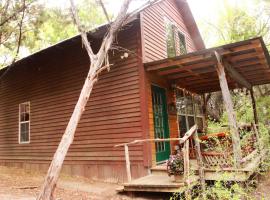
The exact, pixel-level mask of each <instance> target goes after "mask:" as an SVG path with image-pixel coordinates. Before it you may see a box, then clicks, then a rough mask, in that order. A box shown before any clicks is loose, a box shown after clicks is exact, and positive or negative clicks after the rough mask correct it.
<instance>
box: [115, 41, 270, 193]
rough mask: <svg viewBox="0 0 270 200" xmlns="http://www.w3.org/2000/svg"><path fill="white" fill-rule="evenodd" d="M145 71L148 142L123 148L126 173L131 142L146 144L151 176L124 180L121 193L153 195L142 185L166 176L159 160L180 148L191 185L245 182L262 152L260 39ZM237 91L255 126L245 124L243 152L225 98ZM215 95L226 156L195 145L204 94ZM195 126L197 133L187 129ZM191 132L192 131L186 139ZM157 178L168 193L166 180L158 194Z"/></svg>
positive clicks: (266, 76) (264, 60) (269, 71)
mask: <svg viewBox="0 0 270 200" xmlns="http://www.w3.org/2000/svg"><path fill="white" fill-rule="evenodd" d="M145 70H146V77H147V81H148V90H150V92H148V93H150V94H151V95H149V96H148V105H149V124H150V128H149V129H150V138H149V139H146V140H143V141H133V142H131V143H127V144H123V146H125V152H126V161H127V172H128V171H130V169H129V167H128V166H129V165H130V160H129V155H128V146H129V145H135V144H136V143H149V144H151V145H150V146H151V147H150V148H148V149H149V151H151V155H152V157H151V162H152V165H151V166H152V167H151V174H150V175H149V176H148V177H143V178H141V179H138V180H132V178H131V177H129V176H128V177H129V178H128V183H126V184H125V189H126V190H127V191H129V190H130V191H154V190H153V189H151V187H150V189H149V190H146V188H147V187H148V186H147V184H145V183H146V182H148V183H149V182H151V180H154V179H153V178H157V177H156V176H155V177H153V175H154V174H156V173H158V174H159V175H161V174H162V175H163V176H165V175H167V174H166V166H165V165H164V164H163V163H164V161H166V160H167V159H168V155H170V154H174V153H176V152H177V151H180V150H182V151H183V150H184V152H183V154H187V152H188V156H186V157H185V159H186V161H185V166H186V168H185V170H186V171H185V173H189V172H190V171H192V170H193V171H194V174H193V175H194V176H195V179H194V181H192V182H194V185H195V184H201V185H203V184H204V181H205V180H224V181H227V180H228V181H246V180H248V179H249V178H250V176H251V175H252V174H253V173H254V172H255V171H256V169H257V168H258V167H259V164H260V161H261V160H262V159H263V157H264V155H265V154H266V150H265V149H264V148H263V144H262V143H261V140H260V135H259V131H258V116H257V110H256V100H255V98H254V91H253V86H257V85H263V84H268V83H270V67H269V54H268V51H267V50H266V47H265V44H264V42H263V40H262V38H254V39H250V40H246V41H241V42H237V43H233V44H228V45H223V46H220V47H216V48H211V49H206V50H202V51H197V52H193V53H188V54H186V55H182V56H177V57H173V58H167V59H163V60H158V61H154V62H150V63H146V64H145ZM165 86H166V87H165ZM162 88H163V89H162ZM237 88H246V89H247V90H249V91H250V92H249V93H250V98H251V101H252V106H253V113H254V122H253V123H252V124H250V125H249V132H251V134H250V135H252V136H251V137H252V138H253V140H252V143H253V144H252V147H251V150H250V151H249V152H248V153H247V152H244V150H243V147H241V136H240V132H241V126H240V125H239V124H238V123H237V120H236V115H235V111H234V109H233V102H232V99H231V95H230V90H233V89H237ZM216 91H221V93H222V96H223V101H224V105H225V108H226V111H227V114H228V129H229V132H228V137H227V136H226V137H227V139H226V140H227V141H229V143H228V144H229V145H228V149H231V153H229V154H226V155H225V154H224V153H218V154H217V153H214V152H204V147H203V145H202V143H201V144H200V142H201V141H202V140H203V137H204V136H203V135H206V134H207V133H206V128H207V126H206V123H205V121H206V118H207V116H206V110H205V109H206V105H205V100H204V95H205V94H206V93H211V92H216ZM164 102H166V103H164ZM183 105H184V106H183ZM189 107H190V109H191V110H192V111H190V110H189ZM193 125H194V126H193ZM194 127H196V130H193V131H192V128H194ZM245 128H246V127H245ZM151 130H152V134H151ZM190 131H192V134H191V135H189V132H190ZM193 134H195V135H197V134H199V136H202V137H200V140H196V138H194V135H193ZM186 137H188V140H187V141H189V143H188V150H187V149H186V146H185V145H186V143H184V145H181V141H182V140H183V138H186ZM222 137H223V136H222ZM206 138H208V136H207V137H206ZM168 141H169V142H168ZM198 141H200V142H198ZM196 143H197V145H196ZM120 146H121V145H120ZM201 149H202V150H201ZM229 158H231V160H230V159H229ZM228 160H230V161H228ZM187 163H188V164H187ZM224 173H226V176H224ZM151 176H152V177H151ZM185 177H187V175H185ZM159 178H160V177H159ZM162 180H163V179H161V178H160V183H158V179H157V180H154V181H153V182H154V183H155V184H158V185H159V187H158V188H159V191H168V192H170V191H171V190H170V189H168V188H170V187H169V185H171V187H173V186H172V185H173V184H175V183H174V181H173V180H171V179H169V178H167V179H166V183H164V184H163V186H164V187H163V189H162V190H161V188H162V187H161V185H162ZM187 180H189V178H185V179H183V183H182V185H184V186H186V185H187V184H190V182H189V181H187ZM192 180H193V179H192ZM168 182H170V183H171V184H168ZM179 187H180V186H179ZM135 188H136V189H135ZM173 188H174V189H175V187H173ZM181 188H183V187H182V186H181Z"/></svg>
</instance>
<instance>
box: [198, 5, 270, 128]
mask: <svg viewBox="0 0 270 200" xmlns="http://www.w3.org/2000/svg"><path fill="white" fill-rule="evenodd" d="M251 1H253V5H254V6H253V9H252V10H250V8H247V7H246V6H245V5H242V4H241V7H239V6H235V5H232V4H229V3H228V1H223V4H224V6H223V10H222V11H221V12H220V13H219V15H218V16H217V21H216V23H201V24H202V30H203V31H202V35H203V38H204V39H205V41H207V46H219V45H223V44H228V43H233V42H237V41H242V40H246V39H250V38H254V37H258V36H262V37H263V38H264V41H265V43H266V45H267V46H268V48H270V46H269V44H270V4H269V1H265V2H262V1H259V0H257V1H256V0H251ZM255 93H256V96H257V98H258V99H259V101H258V107H259V110H260V109H263V110H266V108H269V106H268V105H267V102H269V105H270V100H268V98H269V97H268V96H267V95H265V94H269V93H270V87H269V86H260V87H256V88H255ZM232 94H233V100H234V102H235V105H234V106H235V110H236V111H237V113H236V114H237V118H238V120H239V121H242V122H250V121H251V120H253V113H252V106H251V102H250V101H248V100H247V99H249V98H250V96H249V95H248V96H247V95H246V92H241V91H240V90H237V92H234V93H232ZM207 100H208V107H207V108H208V114H209V115H210V118H212V119H214V120H215V121H222V119H223V118H224V117H223V106H220V105H222V102H223V101H222V96H221V93H220V92H217V93H213V94H209V95H208V96H207ZM216 105H218V106H216ZM259 113H260V119H261V120H262V121H263V122H264V123H266V121H267V120H266V116H267V114H266V115H265V114H263V112H259ZM264 113H265V112H264Z"/></svg>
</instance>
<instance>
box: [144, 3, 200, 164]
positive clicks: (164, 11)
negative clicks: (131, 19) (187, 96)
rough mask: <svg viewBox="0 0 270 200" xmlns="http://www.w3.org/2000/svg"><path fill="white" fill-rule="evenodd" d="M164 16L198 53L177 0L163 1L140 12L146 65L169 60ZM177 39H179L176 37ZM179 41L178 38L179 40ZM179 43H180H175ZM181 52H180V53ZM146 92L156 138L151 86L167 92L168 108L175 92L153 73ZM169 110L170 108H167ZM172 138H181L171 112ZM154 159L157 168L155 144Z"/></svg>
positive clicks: (148, 80) (152, 135)
mask: <svg viewBox="0 0 270 200" xmlns="http://www.w3.org/2000/svg"><path fill="white" fill-rule="evenodd" d="M165 17H166V18H167V19H168V20H170V21H171V22H172V23H174V24H175V25H176V27H177V29H178V30H179V31H181V32H182V33H183V34H184V35H185V38H186V45H187V51H188V52H192V51H195V50H196V47H195V45H194V42H193V40H192V37H191V35H190V33H189V32H188V29H187V27H186V25H185V21H184V19H183V16H182V14H181V11H180V10H179V8H178V4H177V3H176V1H175V0H167V1H165V0H164V1H161V2H159V3H157V4H155V5H154V6H152V7H150V8H147V9H146V10H144V11H143V12H142V13H141V27H142V28H141V29H142V30H141V31H142V35H143V36H144V37H142V48H143V59H144V62H145V63H146V62H151V61H154V60H159V59H163V58H166V57H167V47H166V37H165V23H164V22H165ZM176 37H178V36H177V35H176ZM177 39H178V38H176V40H177ZM176 44H177V42H176ZM179 53H180V51H179V49H177V54H178V55H179ZM145 82H146V90H147V97H148V98H147V102H148V103H147V105H148V117H149V137H150V138H154V122H153V108H152V95H151V92H152V91H151V85H152V84H155V85H158V86H160V87H163V88H165V89H166V91H167V94H166V95H167V101H168V102H167V103H168V105H169V104H170V103H171V102H173V101H174V97H173V91H172V89H171V87H170V83H169V82H168V81H167V80H166V79H165V78H164V77H160V76H158V75H156V74H154V73H146V78H145ZM167 107H168V106H167ZM168 120H169V129H170V137H178V136H179V130H178V120H177V115H176V114H172V113H168ZM176 143H177V142H171V152H174V145H176ZM151 158H152V165H156V153H155V144H154V143H152V145H151Z"/></svg>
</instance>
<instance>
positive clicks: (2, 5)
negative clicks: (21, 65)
mask: <svg viewBox="0 0 270 200" xmlns="http://www.w3.org/2000/svg"><path fill="white" fill-rule="evenodd" d="M41 9H42V7H40V6H39V5H38V4H37V2H36V1H33V0H3V1H1V2H0V29H1V31H0V55H1V56H0V68H1V66H5V65H7V64H10V63H12V62H15V61H16V60H17V58H18V57H20V50H21V46H22V43H23V41H24V40H25V37H24V36H25V31H26V30H27V29H28V28H30V27H31V26H32V24H33V22H34V21H35V19H36V16H38V14H39V10H41Z"/></svg>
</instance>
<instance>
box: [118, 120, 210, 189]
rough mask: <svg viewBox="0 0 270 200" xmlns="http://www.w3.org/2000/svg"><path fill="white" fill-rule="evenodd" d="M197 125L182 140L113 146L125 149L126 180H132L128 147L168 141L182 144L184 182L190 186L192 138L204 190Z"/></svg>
mask: <svg viewBox="0 0 270 200" xmlns="http://www.w3.org/2000/svg"><path fill="white" fill-rule="evenodd" d="M197 129H198V127H197V125H194V126H193V127H191V129H190V130H189V131H187V132H186V133H185V135H184V136H183V137H182V138H164V139H160V138H156V139H140V140H134V141H132V142H128V143H122V144H118V145H115V146H114V147H122V146H123V147H124V149H125V161H126V172H127V180H128V182H130V181H131V180H132V177H131V167H130V166H131V165H130V156H129V150H128V147H129V145H135V144H141V143H146V142H169V141H179V143H180V144H183V146H184V147H183V149H182V151H183V157H184V180H185V182H186V183H187V185H189V184H190V181H189V176H190V162H189V138H191V137H193V138H194V140H195V150H196V158H197V163H198V166H199V177H200V182H201V186H202V189H204V188H205V179H204V170H203V160H202V156H201V149H200V143H199V138H198V134H197Z"/></svg>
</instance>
